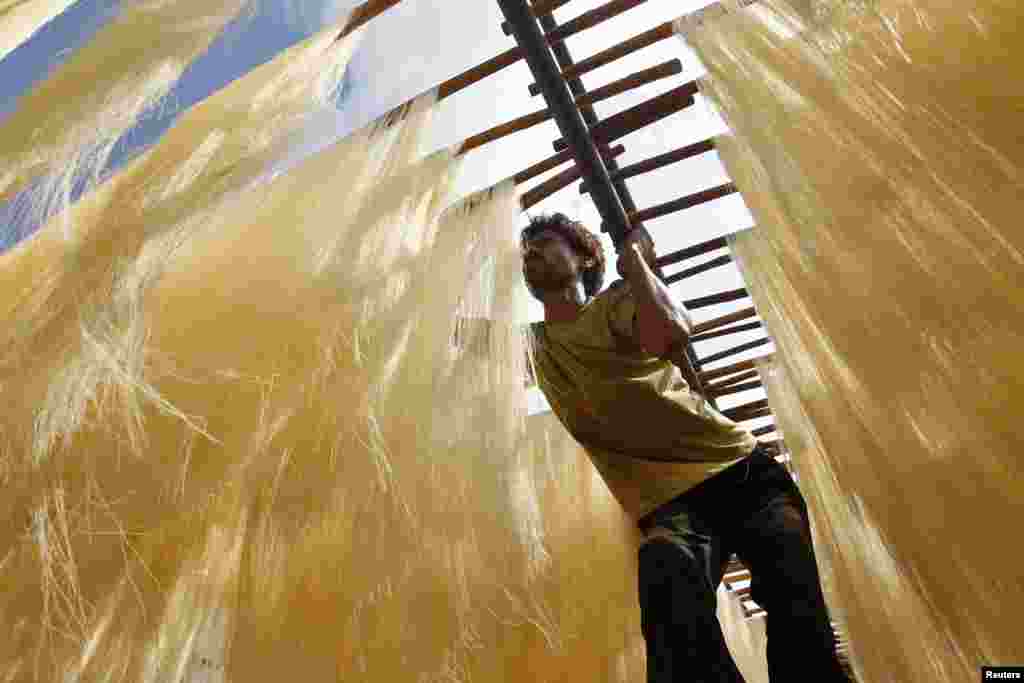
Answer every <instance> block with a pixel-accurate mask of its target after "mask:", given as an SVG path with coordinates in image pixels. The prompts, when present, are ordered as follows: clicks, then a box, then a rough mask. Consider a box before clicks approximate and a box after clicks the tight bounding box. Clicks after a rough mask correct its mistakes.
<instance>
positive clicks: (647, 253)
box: [619, 228, 704, 393]
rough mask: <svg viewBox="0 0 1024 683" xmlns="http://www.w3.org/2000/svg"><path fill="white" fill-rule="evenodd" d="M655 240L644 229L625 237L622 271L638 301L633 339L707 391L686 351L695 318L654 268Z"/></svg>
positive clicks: (694, 385)
mask: <svg viewBox="0 0 1024 683" xmlns="http://www.w3.org/2000/svg"><path fill="white" fill-rule="evenodd" d="M654 259H655V257H654V242H653V241H652V240H651V237H650V235H648V234H647V231H646V230H643V229H642V228H639V229H635V230H633V231H632V232H631V233H630V234H629V235H628V236H627V237H626V239H625V241H624V243H623V245H622V251H621V253H620V255H619V271H620V274H621V275H622V277H623V278H624V279H625V280H626V282H628V283H629V286H630V290H631V291H632V293H633V298H634V301H635V303H636V318H635V320H634V328H633V338H634V341H636V342H637V343H638V344H639V345H640V346H641V347H642V348H643V349H644V350H645V351H647V352H648V353H650V354H652V355H655V356H658V357H659V358H664V359H665V360H668V361H671V362H672V363H674V364H675V365H676V366H677V367H678V368H679V370H680V372H681V373H682V375H683V379H685V380H686V381H687V383H688V384H689V385H690V386H691V387H692V388H693V389H695V390H697V391H699V392H701V393H704V392H703V386H702V385H701V383H700V378H699V377H698V376H697V371H696V369H695V368H694V367H693V363H692V362H691V361H690V357H689V355H688V354H687V352H686V347H687V342H688V341H689V338H690V333H691V331H692V330H693V321H692V320H691V319H690V315H689V313H687V312H686V309H685V308H684V307H682V306H680V305H678V304H676V302H675V301H673V299H672V294H671V292H669V290H668V287H666V286H665V283H663V282H662V281H661V278H659V277H658V275H657V274H656V273H655V272H654V270H653V269H652V268H651V266H652V264H653V263H654Z"/></svg>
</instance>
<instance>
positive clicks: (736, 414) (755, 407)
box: [721, 398, 768, 422]
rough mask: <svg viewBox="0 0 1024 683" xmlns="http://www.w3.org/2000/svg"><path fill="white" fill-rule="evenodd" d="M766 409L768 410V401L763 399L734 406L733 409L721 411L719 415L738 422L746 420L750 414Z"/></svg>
mask: <svg viewBox="0 0 1024 683" xmlns="http://www.w3.org/2000/svg"><path fill="white" fill-rule="evenodd" d="M766 409H768V399H766V398H763V399H761V400H758V401H751V402H750V403H744V404H743V405H741V406H736V407H735V408H729V409H727V410H723V411H721V413H722V415H725V416H726V417H727V418H729V419H730V420H735V421H737V422H738V421H740V420H743V419H748V418H749V417H750V415H751V414H752V413H757V412H760V411H762V410H766Z"/></svg>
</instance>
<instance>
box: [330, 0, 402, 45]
mask: <svg viewBox="0 0 1024 683" xmlns="http://www.w3.org/2000/svg"><path fill="white" fill-rule="evenodd" d="M401 1H402V0H367V2H364V3H363V4H361V5H359V6H358V7H356V8H355V9H354V10H352V12H351V13H350V14H349V16H348V23H347V24H345V28H343V29H342V30H341V33H339V34H338V37H337V38H335V41H338V40H341V39H342V38H344V37H345V36H347V35H349V34H350V33H352V32H353V31H355V30H356V29H358V28H360V27H361V26H365V25H366V24H367V23H369V22H370V21H371V20H372V19H375V18H376V17H378V16H380V15H381V14H383V13H384V12H385V11H386V10H389V9H391V8H392V7H394V6H395V5H397V4H398V3H399V2H401Z"/></svg>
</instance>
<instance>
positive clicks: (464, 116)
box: [0, 0, 766, 406]
mask: <svg viewBox="0 0 1024 683" xmlns="http://www.w3.org/2000/svg"><path fill="white" fill-rule="evenodd" d="M48 1H49V0H28V2H29V3H45V2H48ZM124 1H125V2H128V1H129V0H124ZM136 1H137V0H136ZM251 1H252V6H251V7H250V10H249V11H248V12H246V13H245V16H244V18H240V19H238V20H236V21H235V22H233V23H232V24H230V25H229V26H228V27H227V28H226V29H225V30H224V31H223V32H222V34H221V35H220V36H219V37H218V39H217V40H216V41H215V42H214V43H213V44H212V45H211V47H210V48H209V50H208V51H207V52H206V53H205V54H204V55H202V56H201V57H199V58H198V59H197V60H196V61H195V62H194V63H193V64H192V65H191V66H190V67H189V68H188V69H187V70H186V72H185V74H184V75H183V76H182V78H181V79H180V81H179V82H178V84H177V85H176V86H175V88H174V89H173V91H172V92H171V93H170V95H169V97H168V98H167V102H166V103H165V105H164V106H162V107H161V108H160V110H159V111H158V112H157V113H156V115H154V116H151V117H148V118H147V119H146V120H145V121H143V122H142V123H141V124H140V125H139V126H137V127H136V128H135V129H133V130H132V131H130V132H129V133H128V134H127V135H126V136H125V138H124V139H123V140H122V141H121V142H120V143H119V144H118V147H117V149H116V151H115V153H114V155H113V157H112V164H114V165H116V164H118V163H122V162H123V161H124V160H125V159H126V158H128V157H129V156H130V155H131V154H132V152H133V151H135V150H138V149H140V148H141V147H143V146H146V145H149V144H152V142H153V141H154V140H156V139H158V137H159V136H160V135H161V134H162V133H163V132H164V131H166V130H167V128H168V127H169V126H170V125H172V124H173V121H174V119H175V117H176V116H177V115H178V114H179V113H180V112H181V111H183V110H185V109H187V108H188V107H189V106H191V105H192V104H194V103H196V102H198V101H201V100H202V99H203V98H205V97H207V96H208V95H209V94H210V93H212V92H214V91H215V90H216V89H218V88H220V87H222V86H223V85H224V84H226V83H228V82H229V81H230V80H232V79H234V78H237V77H238V76H240V75H242V74H243V73H245V72H247V71H248V70H250V69H252V68H253V67H255V66H257V65H258V64H260V63H262V62H265V61H267V60H269V59H271V58H273V56H274V55H275V54H277V53H279V52H280V51H281V50H283V49H284V48H285V47H287V46H288V45H291V44H293V43H295V42H298V41H299V40H301V39H303V38H305V37H306V36H308V35H311V34H312V33H313V32H315V31H317V30H319V29H320V28H322V27H324V26H326V25H327V24H328V23H329V22H331V21H334V20H336V19H337V18H339V17H340V16H342V15H343V13H344V11H345V10H347V9H350V8H351V7H353V6H355V5H356V4H357V3H356V1H355V0H251ZM604 1H605V0H572V1H571V2H568V3H567V4H566V5H565V6H563V7H561V8H559V9H558V10H556V12H555V18H556V19H557V20H558V21H560V22H564V21H566V20H569V19H571V18H573V17H574V16H576V15H578V14H581V13H583V12H585V11H587V10H590V9H592V8H594V7H596V6H598V5H600V4H603V2H604ZM706 4H708V2H707V0H649V1H648V2H646V3H643V4H641V5H639V6H637V7H636V8H634V9H632V10H630V11H628V12H626V13H625V14H623V15H621V16H619V17H616V18H614V19H612V20H609V21H607V22H605V23H604V24H601V25H600V26H598V27H595V28H593V29H590V30H589V31H586V32H583V33H582V34H579V35H577V36H573V37H571V38H569V39H568V41H567V46H568V48H569V50H570V52H571V53H572V54H573V56H574V57H575V58H576V59H577V60H581V59H583V58H585V57H587V56H588V55H591V54H593V53H595V52H598V51H600V50H602V49H604V48H606V47H609V46H611V45H613V44H616V43H618V42H621V41H622V40H625V39H626V38H628V37H630V36H632V35H635V34H637V33H639V32H641V31H644V30H646V29H649V28H652V27H654V26H656V25H657V24H660V23H662V22H664V21H667V20H670V19H674V18H675V17H677V16H679V15H681V14H684V13H686V12H688V11H692V10H695V9H697V8H699V7H701V6H703V5H706ZM119 7H120V4H119V2H118V0H77V1H76V2H73V3H72V4H71V5H70V7H69V8H68V9H67V10H66V11H64V12H63V13H61V14H59V15H57V16H56V17H54V18H53V19H52V20H50V21H49V22H47V23H46V24H44V25H43V26H42V28H41V29H40V30H38V31H37V32H36V33H35V34H34V35H33V36H32V37H31V38H30V39H29V40H28V41H26V42H24V43H22V44H21V45H20V46H19V47H17V48H16V49H14V50H13V51H11V52H10V53H9V54H7V55H6V57H4V58H3V59H2V60H0V135H2V134H3V118H4V117H5V116H6V114H7V113H9V112H10V111H13V110H14V108H16V107H17V100H18V97H19V96H20V95H21V94H23V93H24V92H26V91H28V90H29V89H30V88H31V87H32V85H33V84H34V83H36V82H38V81H39V80H41V79H43V78H45V77H46V74H47V73H48V72H49V71H50V70H52V69H53V68H54V67H55V66H56V65H58V64H59V63H60V62H61V60H63V59H66V58H67V57H68V56H69V55H71V54H73V53H74V51H75V50H76V49H77V48H79V47H80V46H82V45H84V44H86V43H87V41H88V40H89V39H90V38H91V37H92V36H93V35H94V34H95V33H96V31H97V30H98V29H99V28H101V27H102V26H103V25H104V24H105V23H106V22H108V21H111V20H113V19H114V18H115V17H116V15H117V12H118V9H119ZM502 19H503V17H502V15H501V12H500V9H499V8H498V5H497V3H496V2H494V1H493V0H474V1H472V2H461V1H460V2H456V1H454V0H446V1H445V0H404V1H403V2H402V3H401V4H399V5H398V6H396V7H394V8H392V9H390V10H388V11H387V12H386V13H385V14H383V15H381V16H380V17H378V18H376V19H375V20H373V21H372V22H371V23H370V24H369V25H368V26H367V27H366V29H365V32H364V35H363V37H362V40H361V42H360V46H359V48H358V49H357V51H356V52H355V54H354V56H353V59H352V61H351V63H350V65H349V67H348V72H347V74H346V87H345V95H344V98H343V99H342V101H340V102H339V104H338V108H337V111H335V112H333V113H332V115H331V116H327V117H321V118H318V119H317V122H316V124H315V125H313V126H311V127H310V128H309V129H308V130H307V131H306V141H307V143H306V149H305V150H298V151H297V153H311V152H312V151H313V150H314V149H316V148H318V147H322V146H324V145H326V144H329V143H330V142H331V141H333V140H336V139H338V138H339V137H342V136H344V135H346V134H348V133H350V132H351V131H353V130H355V129H356V128H358V127H360V126H362V125H364V124H366V123H368V122H369V121H371V120H372V119H373V118H375V117H377V116H379V115H380V114H382V113H384V112H385V111H387V110H388V109H390V108H392V107H394V106H396V105H398V104H400V103H402V102H404V101H406V100H408V99H409V98H411V97H413V96H415V95H416V94H418V93H421V92H424V91H426V90H428V89H430V88H432V87H434V86H436V85H437V84H438V83H440V82H442V81H443V80H445V79H447V78H449V77H451V76H453V75H455V74H457V73H460V72H462V71H464V70H465V69H467V68H469V67H471V66H474V65H476V64H479V63H481V62H483V61H485V60H487V59H489V58H490V57H492V56H494V55H496V54H498V53H500V52H502V51H504V50H506V49H508V48H509V47H512V46H513V45H514V41H513V39H512V38H511V37H508V36H505V35H504V34H503V33H502V31H501V28H500V25H501V22H502ZM0 26H2V24H0ZM672 58H680V59H682V60H683V64H684V71H683V73H682V74H680V75H677V76H674V77H672V78H669V79H664V80H662V81H658V82H657V83H653V84H649V85H647V86H645V87H642V88H640V89H638V90H636V91H632V92H630V93H626V94H623V95H619V96H617V97H615V98H612V99H610V100H606V101H605V102H602V103H599V104H598V105H597V106H596V107H595V109H596V111H597V114H598V117H599V118H604V117H607V116H609V115H611V114H614V113H616V112H618V111H621V110H623V109H625V108H628V107H630V106H632V105H634V104H637V103H639V102H641V101H643V100H645V99H648V98H650V97H653V96H655V95H657V94H660V93H662V92H665V91H666V90H669V89H671V88H674V87H676V86H678V85H681V84H682V83H684V82H686V81H689V80H692V79H694V78H696V77H698V76H700V75H701V74H702V73H703V70H702V69H701V67H700V65H699V62H698V61H697V60H696V58H695V57H694V56H693V55H692V54H691V53H689V51H688V50H687V49H686V47H685V45H684V44H683V42H682V41H681V40H679V39H676V38H673V39H669V40H667V41H663V42H661V43H659V44H657V45H654V46H651V47H648V48H645V49H644V50H641V51H639V52H637V53H634V54H633V55H630V56H628V57H625V58H623V59H620V60H618V61H617V62H615V63H613V64H610V65H607V66H604V67H602V68H601V69H598V70H595V71H594V72H592V73H590V74H587V75H585V76H584V77H583V81H584V84H585V85H586V86H587V88H588V89H594V88H597V87H599V86H601V85H604V84H605V83H608V82H610V81H613V80H616V79H618V78H621V77H623V76H626V75H628V74H630V73H633V72H636V71H639V70H641V69H644V68H647V67H650V66H653V65H655V64H658V63H661V62H663V61H665V60H667V59H672ZM531 82H532V78H531V76H530V73H529V70H528V68H527V66H526V65H525V63H524V62H519V63H517V64H515V65H513V66H511V67H508V68H507V69H505V70H503V71H502V72H499V73H498V74H497V75H495V76H492V77H490V78H488V79H486V80H484V81H482V82H480V83H478V84H476V85H474V86H473V87H471V88H468V89H467V90H465V91H463V92H461V93H459V94H457V95H455V96H454V97H451V98H449V99H448V100H446V101H445V102H443V103H442V104H441V105H440V107H439V111H438V114H437V116H436V118H435V125H434V127H433V128H434V133H433V138H432V139H431V140H430V144H431V146H433V147H434V148H441V147H444V146H449V145H453V144H456V143H458V142H459V141H461V140H463V139H465V138H466V137H469V136H470V135H472V134H474V133H477V132H480V131H483V130H485V129H487V128H490V127H491V126H493V125H495V124H498V123H501V122H504V121H507V120H509V119H512V118H515V117H517V116H519V115H522V114H525V113H528V112H531V111H535V110H537V109H541V108H543V107H544V102H543V99H542V98H540V97H530V95H529V93H528V90H527V88H528V85H529V84H530V83H531ZM724 130H725V126H724V124H723V123H722V122H721V121H720V120H719V119H718V117H717V116H716V115H715V114H714V112H713V111H712V109H711V108H710V107H708V106H707V105H706V103H705V102H703V100H702V99H701V98H700V97H698V102H697V105H696V106H694V107H691V108H688V109H686V110H684V111H682V112H679V113H677V114H674V115H673V116H671V117H669V118H667V119H665V120H663V121H661V122H659V123H657V124H654V125H652V126H649V127H648V128H646V129H643V130H641V131H638V132H636V133H633V134H631V135H629V136H626V137H625V138H624V139H622V140H621V143H622V144H623V145H624V146H625V148H626V151H625V153H624V154H623V156H621V157H620V158H619V163H620V164H622V165H625V164H629V163H633V162H635V161H639V160H642V159H644V158H648V157H650V156H654V155H656V154H660V153H662V152H665V151H667V150H669V149H674V148H676V147H680V146H682V145H685V144H689V143H691V142H695V141H698V140H701V139H705V138H707V137H709V136H711V135H714V134H717V133H720V132H723V131H724ZM558 137H560V134H559V133H558V130H557V127H556V126H555V124H554V123H553V122H547V123H545V124H542V125H539V126H536V127H534V128H532V129H530V130H528V131H523V132H520V133H516V134H514V135H512V136H510V137H508V138H505V139H504V140H502V141H499V142H497V143H494V144H492V145H487V146H485V147H483V148H480V149H479V150H476V151H475V152H472V153H470V154H469V155H468V157H467V158H466V160H465V163H464V170H463V173H462V179H461V186H460V189H462V190H463V191H466V192H469V191H473V190H477V189H482V188H484V187H487V186H489V185H492V184H494V183H496V182H499V181H500V180H502V179H503V178H506V177H508V176H511V175H513V174H515V173H516V172H518V171H520V170H522V169H524V168H526V167H527V166H529V165H531V164H533V163H535V162H536V161H538V160H540V159H542V158H545V157H547V156H549V155H550V154H551V153H552V148H551V141H552V140H554V139H556V138H558ZM559 170H560V169H559ZM556 172H557V171H556ZM542 179H543V178H542ZM727 181H728V176H727V174H726V172H725V170H724V168H723V167H722V165H721V163H720V162H719V160H718V159H717V155H716V154H715V153H713V152H712V153H709V154H705V155H702V156H700V157H696V158H692V159H688V160H686V161H684V162H681V163H678V164H674V165H672V166H669V167H665V168H663V169H660V170H658V171H655V172H652V173H649V174H645V175H643V176H638V177H636V178H634V179H631V180H630V181H629V186H630V190H631V192H632V194H633V197H634V199H635V201H636V204H637V205H638V207H640V208H641V209H642V208H645V207H648V206H651V205H654V204H658V203H661V202H664V201H668V200H671V199H675V198H677V197H679V196H682V195H685V194H690V193H692V192H696V191H699V190H702V189H706V188H709V187H713V186H715V185H719V184H721V183H723V182H727ZM577 187H578V185H577V184H574V185H572V186H570V187H568V188H566V189H564V190H562V191H561V192H559V193H556V194H555V195H553V196H552V197H550V198H549V199H547V200H546V201H545V202H542V203H541V204H539V205H538V206H536V207H534V208H533V209H531V211H530V213H531V214H537V213H541V212H552V211H562V212H564V213H567V214H569V215H570V217H572V218H576V219H579V220H582V221H583V222H584V223H585V224H587V225H588V226H591V227H592V228H593V229H597V227H598V226H600V217H599V216H598V215H597V212H596V210H595V209H594V207H593V205H592V204H591V202H590V200H589V198H588V197H587V196H583V195H581V194H580V193H579V191H578V189H577ZM19 217H20V214H19V212H18V210H17V204H16V203H12V204H11V205H8V206H6V207H0V251H2V250H3V249H4V248H5V246H10V244H11V243H13V242H14V241H15V240H16V239H17V238H19V237H22V236H23V235H24V234H25V233H26V232H28V231H30V230H31V226H26V225H18V219H19ZM527 219H528V218H527V217H526V216H524V217H523V221H524V222H525V221H526V220H527ZM751 225H752V219H751V217H750V215H749V213H748V212H747V211H746V208H745V206H744V204H743V201H742V199H741V198H740V196H739V195H731V196H729V197H725V198H722V199H719V200H715V201H713V202H709V203H707V204H704V205H702V206H698V207H694V208H692V209H688V210H686V211H684V212H680V213H676V214H673V215H670V216H666V217H663V218H660V219H656V220H654V221H650V222H648V224H647V227H648V229H649V230H650V232H651V233H652V235H653V237H654V239H655V241H656V244H657V248H658V252H659V253H662V254H664V253H669V252H671V251H675V250H677V249H680V248H683V247H685V246H689V245H691V244H695V243H697V242H702V241H705V240H708V239H712V238H714V237H718V236H721V235H725V234H729V233H732V232H736V231H737V230H741V229H745V228H748V227H750V226H751ZM4 228H6V229H4ZM4 235H6V236H7V237H6V240H7V243H6V244H5V242H4ZM602 238H603V241H604V244H605V249H606V252H607V253H608V254H609V256H611V254H612V253H613V250H612V246H611V241H610V240H609V239H608V238H607V236H605V235H603V236H602ZM610 260H612V259H610ZM686 265H687V266H689V265H694V264H693V263H687V264H686ZM673 270H674V269H673V268H672V267H670V268H668V269H667V273H669V274H671V273H672V272H673ZM611 279H612V277H608V278H606V281H610V280H611ZM741 286H743V282H742V278H741V276H740V274H739V272H738V271H737V269H736V268H735V267H733V266H728V267H723V268H717V269H715V270H712V271H709V272H708V273H705V274H702V275H700V276H697V277H695V278H691V279H688V280H686V281H684V282H682V283H680V284H678V285H675V286H673V288H672V289H673V292H675V293H676V295H677V296H679V297H680V298H681V299H688V298H692V297H696V296H701V295H704V294H708V293H711V292H717V291H723V290H726V289H734V288H737V287H741ZM748 305H750V304H749V302H746V303H744V302H739V303H735V304H724V305H721V306H715V307H710V308H707V309H700V310H698V311H694V312H693V315H694V319H695V320H696V321H697V322H700V321H701V320H704V319H708V318H711V317H715V316H717V315H722V314H725V313H728V312H731V311H733V310H736V309H738V308H741V307H745V306H748ZM531 317H532V318H533V319H539V318H540V317H542V310H541V309H540V307H539V305H536V304H535V305H534V306H533V308H532V309H531ZM758 336H760V333H759V332H752V333H744V334H740V335H736V336H735V337H730V338H728V339H727V340H725V341H724V342H723V341H714V342H707V343H706V344H704V345H703V346H698V349H697V350H698V354H699V355H706V354H708V353H713V352H715V351H718V350H721V349H722V348H727V347H729V346H732V345H736V344H739V343H743V342H745V341H749V340H752V339H754V338H756V337H758ZM765 350H766V347H761V348H760V349H758V350H756V351H754V352H751V353H748V354H745V355H741V356H737V357H735V358H733V359H730V362H732V361H735V360H739V359H742V358H745V357H748V356H753V355H760V354H762V353H764V352H765ZM751 398H752V397H751V396H745V395H744V396H740V397H738V399H739V400H751ZM535 400H539V399H537V398H536V397H535ZM728 404H729V401H723V405H724V406H727V405H728Z"/></svg>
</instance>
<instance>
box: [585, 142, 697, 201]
mask: <svg viewBox="0 0 1024 683" xmlns="http://www.w3.org/2000/svg"><path fill="white" fill-rule="evenodd" d="M714 149H715V142H714V139H713V138H709V139H707V140H701V141H700V142H695V143H693V144H692V145H686V146H685V147H680V148H679V149H674V150H672V151H671V152H665V153H664V154H659V155H658V156H654V157H651V158H650V159H644V160H643V161H638V162H637V163H635V164H630V165H629V166H623V167H622V168H620V169H618V170H617V171H615V172H614V173H612V177H613V178H616V179H622V180H625V179H626V178H632V177H633V176H638V175H641V174H643V173H649V172H651V171H655V170H657V169H659V168H664V167H665V166H668V165H670V164H675V163H678V162H680V161H683V160H685V159H689V158H690V157H695V156H698V155H700V154H704V153H706V152H710V151H713V150H714ZM589 191H590V188H588V187H587V184H586V183H583V184H581V185H580V194H586V193H587V192H589Z"/></svg>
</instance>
